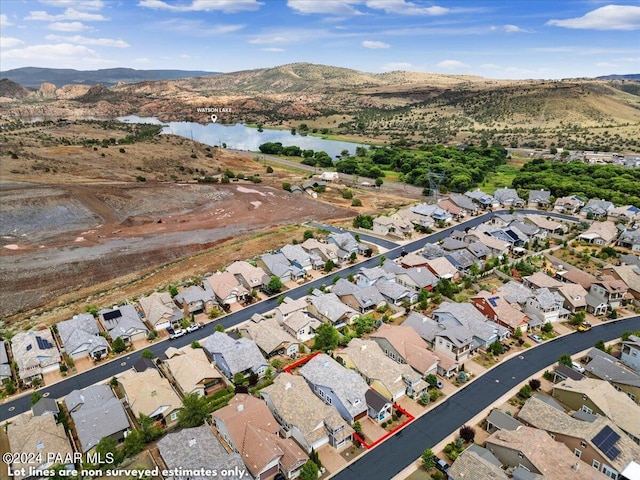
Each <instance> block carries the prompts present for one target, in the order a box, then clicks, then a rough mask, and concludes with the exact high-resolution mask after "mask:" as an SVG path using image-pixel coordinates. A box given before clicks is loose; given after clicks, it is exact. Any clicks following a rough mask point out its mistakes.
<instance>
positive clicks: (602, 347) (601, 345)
mask: <svg viewBox="0 0 640 480" xmlns="http://www.w3.org/2000/svg"><path fill="white" fill-rule="evenodd" d="M594 347H596V348H597V349H598V350H602V351H603V352H606V351H607V347H606V345H605V344H604V340H598V341H597V342H596V344H595V345H594Z"/></svg>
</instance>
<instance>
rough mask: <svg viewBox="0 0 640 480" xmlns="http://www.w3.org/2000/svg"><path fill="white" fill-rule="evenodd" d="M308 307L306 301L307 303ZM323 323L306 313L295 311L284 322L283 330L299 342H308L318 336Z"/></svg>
mask: <svg viewBox="0 0 640 480" xmlns="http://www.w3.org/2000/svg"><path fill="white" fill-rule="evenodd" d="M305 305H306V301H305ZM320 325H322V322H321V321H320V320H318V319H317V318H315V317H312V316H311V315H309V314H308V313H307V312H306V311H301V310H298V311H295V312H293V313H292V314H291V315H289V316H287V318H286V319H285V320H284V321H283V322H282V328H283V329H284V331H285V332H287V333H288V334H289V335H291V336H292V337H294V338H295V339H297V340H298V341H299V342H306V341H308V340H311V339H312V338H313V337H315V336H316V329H317V328H318V327H319V326H320Z"/></svg>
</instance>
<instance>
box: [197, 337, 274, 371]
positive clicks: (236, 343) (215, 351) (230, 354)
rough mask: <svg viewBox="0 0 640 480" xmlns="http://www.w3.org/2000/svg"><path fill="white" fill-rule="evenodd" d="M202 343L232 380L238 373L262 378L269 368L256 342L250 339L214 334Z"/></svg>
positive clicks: (221, 369) (210, 356)
mask: <svg viewBox="0 0 640 480" xmlns="http://www.w3.org/2000/svg"><path fill="white" fill-rule="evenodd" d="M200 343H201V345H202V348H203V349H204V350H205V352H206V354H207V355H208V356H209V358H210V359H211V360H212V361H213V362H214V363H215V365H216V366H217V367H218V368H219V369H220V371H221V372H222V373H224V374H225V376H226V377H227V378H228V379H230V380H232V379H233V376H234V375H235V374H236V373H242V374H245V375H248V374H251V373H254V374H256V375H258V376H262V375H264V374H265V372H266V371H267V368H268V367H269V363H268V362H267V360H266V359H265V358H264V356H263V355H262V353H261V352H260V349H259V348H258V346H257V345H256V342H254V341H253V340H251V339H249V338H244V337H242V338H238V339H234V338H231V337H230V336H229V335H227V334H226V333H223V332H213V335H209V336H208V337H206V338H205V339H203V340H202V342H200Z"/></svg>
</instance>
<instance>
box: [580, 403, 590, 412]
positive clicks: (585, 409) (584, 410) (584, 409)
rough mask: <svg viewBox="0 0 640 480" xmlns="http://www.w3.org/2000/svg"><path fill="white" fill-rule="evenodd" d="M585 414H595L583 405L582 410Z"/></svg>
mask: <svg viewBox="0 0 640 480" xmlns="http://www.w3.org/2000/svg"><path fill="white" fill-rule="evenodd" d="M580 410H582V411H583V412H585V413H593V410H591V409H590V408H589V407H587V406H586V405H582V408H581V409H580Z"/></svg>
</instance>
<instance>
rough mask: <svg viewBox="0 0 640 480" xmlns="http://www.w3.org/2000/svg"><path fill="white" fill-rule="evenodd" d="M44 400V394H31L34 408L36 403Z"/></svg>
mask: <svg viewBox="0 0 640 480" xmlns="http://www.w3.org/2000/svg"><path fill="white" fill-rule="evenodd" d="M41 398H42V394H41V393H40V392H33V393H32V394H31V406H32V407H33V406H34V405H35V404H36V403H38V402H39V401H40V399H41Z"/></svg>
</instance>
